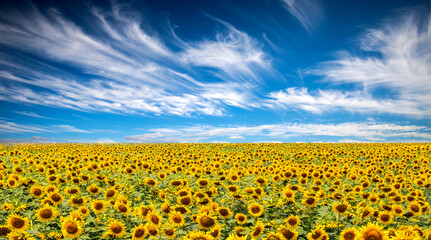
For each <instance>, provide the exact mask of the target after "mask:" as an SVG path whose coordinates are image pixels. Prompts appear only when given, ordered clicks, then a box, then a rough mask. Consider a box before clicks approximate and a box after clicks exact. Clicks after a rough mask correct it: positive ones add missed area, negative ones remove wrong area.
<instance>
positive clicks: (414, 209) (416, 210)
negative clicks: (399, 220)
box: [408, 201, 422, 216]
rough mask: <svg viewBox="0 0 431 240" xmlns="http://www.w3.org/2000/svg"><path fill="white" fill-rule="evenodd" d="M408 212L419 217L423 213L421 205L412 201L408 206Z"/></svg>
mask: <svg viewBox="0 0 431 240" xmlns="http://www.w3.org/2000/svg"><path fill="white" fill-rule="evenodd" d="M408 210H409V211H410V212H411V213H413V215H414V216H418V215H420V214H421V213H422V208H421V205H420V204H419V203H418V202H417V201H412V202H411V203H410V204H409V206H408Z"/></svg>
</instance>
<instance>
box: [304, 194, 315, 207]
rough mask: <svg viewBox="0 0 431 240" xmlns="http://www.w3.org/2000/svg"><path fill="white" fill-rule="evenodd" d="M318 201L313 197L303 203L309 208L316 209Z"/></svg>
mask: <svg viewBox="0 0 431 240" xmlns="http://www.w3.org/2000/svg"><path fill="white" fill-rule="evenodd" d="M317 201H318V200H317V199H316V198H315V197H313V196H309V197H307V198H305V199H303V200H302V203H303V204H305V205H306V206H307V207H311V208H312V207H316V206H317Z"/></svg>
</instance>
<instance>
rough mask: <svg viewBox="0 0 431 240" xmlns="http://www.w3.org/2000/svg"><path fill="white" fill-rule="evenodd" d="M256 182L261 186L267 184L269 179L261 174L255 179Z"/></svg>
mask: <svg viewBox="0 0 431 240" xmlns="http://www.w3.org/2000/svg"><path fill="white" fill-rule="evenodd" d="M254 183H256V184H257V185H259V186H265V185H266V184H267V183H268V179H266V178H264V177H261V176H259V177H257V178H255V179H254Z"/></svg>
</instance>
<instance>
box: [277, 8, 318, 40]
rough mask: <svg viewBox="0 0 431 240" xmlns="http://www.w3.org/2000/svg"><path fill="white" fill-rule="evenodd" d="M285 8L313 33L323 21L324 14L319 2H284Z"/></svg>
mask: <svg viewBox="0 0 431 240" xmlns="http://www.w3.org/2000/svg"><path fill="white" fill-rule="evenodd" d="M282 2H283V5H284V7H285V8H286V10H287V11H289V13H290V14H292V15H293V16H294V17H295V18H296V19H297V20H298V21H299V22H300V23H301V25H302V26H303V27H304V28H305V30H307V32H309V33H312V32H314V31H316V28H317V27H318V24H319V22H320V21H322V19H323V16H324V13H323V9H322V6H321V4H320V1H319V0H282Z"/></svg>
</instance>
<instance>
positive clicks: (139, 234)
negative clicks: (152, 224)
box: [132, 224, 148, 240]
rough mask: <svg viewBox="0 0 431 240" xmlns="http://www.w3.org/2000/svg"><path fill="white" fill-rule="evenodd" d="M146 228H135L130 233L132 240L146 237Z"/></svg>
mask: <svg viewBox="0 0 431 240" xmlns="http://www.w3.org/2000/svg"><path fill="white" fill-rule="evenodd" d="M147 234H148V232H147V228H146V227H144V225H142V224H141V225H139V226H136V227H135V228H134V229H133V231H132V239H133V240H142V239H144V238H145V236H147Z"/></svg>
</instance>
